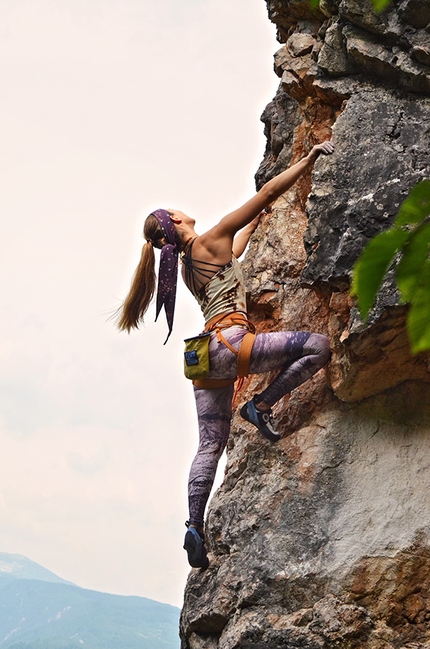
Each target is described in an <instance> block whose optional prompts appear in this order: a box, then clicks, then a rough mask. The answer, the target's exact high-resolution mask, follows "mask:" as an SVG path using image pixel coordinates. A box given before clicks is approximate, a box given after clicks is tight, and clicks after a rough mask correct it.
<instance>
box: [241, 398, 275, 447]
mask: <svg viewBox="0 0 430 649" xmlns="http://www.w3.org/2000/svg"><path fill="white" fill-rule="evenodd" d="M257 396H258V395H256V394H255V395H254V396H253V398H252V399H251V401H248V402H247V403H245V404H244V405H243V406H242V408H241V409H240V415H241V417H243V418H244V419H246V421H249V422H250V423H251V424H254V426H256V427H257V428H258V430H259V431H260V433H261V434H262V435H263V436H264V437H265V438H266V439H268V440H270V441H271V442H279V440H280V439H281V435H280V434H279V433H277V432H276V430H275V428H274V422H273V418H272V410H259V409H258V408H257V406H256V405H255V398H256V397H257Z"/></svg>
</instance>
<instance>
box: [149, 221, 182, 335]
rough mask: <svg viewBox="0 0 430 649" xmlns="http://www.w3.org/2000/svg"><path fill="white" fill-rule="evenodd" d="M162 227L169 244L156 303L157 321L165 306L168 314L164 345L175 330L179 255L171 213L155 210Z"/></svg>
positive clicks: (163, 251)
mask: <svg viewBox="0 0 430 649" xmlns="http://www.w3.org/2000/svg"><path fill="white" fill-rule="evenodd" d="M151 213H152V214H153V215H154V216H155V218H156V219H157V221H158V223H159V224H160V225H161V229H162V230H163V235H164V237H165V239H166V241H167V243H166V244H165V245H164V246H163V247H162V248H161V256H160V269H159V272H158V290H157V302H156V314H155V320H157V318H158V316H159V313H160V311H161V309H162V307H163V305H164V310H165V312H166V319H167V325H168V327H169V333H168V334H167V338H166V340H165V341H164V344H166V343H167V341H168V340H169V336H170V334H171V333H172V328H173V316H174V313H175V300H176V285H177V281H178V254H179V250H178V247H177V244H176V230H175V226H174V225H173V222H172V221H171V220H170V212H168V211H167V210H155V211H154V212H151Z"/></svg>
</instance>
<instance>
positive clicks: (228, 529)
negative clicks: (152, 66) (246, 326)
mask: <svg viewBox="0 0 430 649" xmlns="http://www.w3.org/2000/svg"><path fill="white" fill-rule="evenodd" d="M262 1H263V0H262ZM266 2H267V7H268V12H269V17H270V19H271V20H272V21H273V22H275V23H276V25H277V27H278V37H279V40H280V42H281V43H283V46H282V47H281V49H280V50H279V51H278V52H277V53H276V55H275V71H276V73H277V74H278V75H279V77H280V78H281V83H280V87H279V90H278V93H277V95H276V97H275V98H274V100H273V101H272V102H271V103H270V104H269V106H268V107H267V109H266V110H265V112H264V114H263V117H262V119H263V121H264V124H265V132H266V136H267V150H266V153H265V157H264V160H263V162H262V164H261V166H260V169H259V170H258V172H257V175H256V180H257V186H260V185H261V184H262V183H263V182H264V181H265V180H266V179H268V178H269V177H270V176H271V175H273V174H274V173H277V172H278V171H280V170H282V169H283V168H285V167H286V166H287V165H288V164H290V163H291V162H294V161H295V160H296V159H298V158H300V157H301V156H302V155H303V154H304V153H306V152H307V151H308V150H309V148H310V147H311V146H312V144H313V143H314V142H315V141H319V140H321V139H322V138H325V137H330V136H332V138H333V141H334V144H335V147H336V151H335V154H333V156H330V157H327V158H320V159H319V160H318V161H317V163H316V165H315V168H314V172H313V174H312V177H307V178H304V179H302V181H301V182H300V183H299V184H298V186H296V187H295V188H294V189H292V190H291V191H290V192H288V193H287V194H286V195H285V196H284V197H282V199H281V200H279V201H278V202H277V203H276V204H275V205H274V207H273V211H272V214H271V215H270V216H268V217H267V218H265V220H264V222H263V223H262V224H261V225H260V226H259V229H258V231H257V233H256V235H255V236H254V238H253V240H252V242H251V246H250V251H249V253H248V256H247V258H246V259H245V262H244V270H245V274H246V277H247V283H248V289H249V296H250V311H251V313H252V315H253V319H254V321H255V322H256V323H257V326H258V328H259V330H260V331H264V330H268V329H299V330H300V329H304V330H313V331H318V332H321V333H327V334H328V335H329V336H330V338H331V341H332V348H333V357H332V361H331V363H330V366H329V368H328V369H327V371H325V372H320V373H319V374H318V375H317V376H316V377H315V378H314V379H313V380H311V381H310V382H308V383H307V384H305V385H304V386H303V387H302V388H299V389H298V390H296V391H295V392H293V394H292V395H291V398H290V401H289V403H288V404H287V403H281V404H279V406H278V407H277V413H276V414H277V416H278V417H279V420H280V422H281V429H282V431H283V433H284V436H285V437H284V439H283V440H282V441H281V442H280V443H279V444H276V445H271V444H270V443H269V442H266V441H264V440H262V439H261V437H259V436H258V435H257V434H256V433H255V432H254V431H253V430H251V428H252V427H250V426H248V425H247V424H246V423H245V422H243V420H241V419H240V418H239V417H238V416H235V418H234V420H233V426H232V434H231V439H230V443H229V449H228V463H227V468H226V475H225V480H224V483H223V485H222V487H221V488H220V489H219V490H218V492H217V493H216V494H215V496H214V498H213V499H212V502H211V504H210V507H209V513H208V519H207V537H208V546H209V551H210V558H211V565H210V567H209V569H208V570H207V571H206V572H203V573H201V572H200V571H198V570H193V571H192V572H191V573H190V576H189V580H188V583H187V586H186V592H185V601H184V608H183V611H182V618H181V639H182V647H183V649H215V648H216V649H239V648H240V649H260V648H261V649H263V648H266V647H267V648H270V649H281V648H285V649H289V648H293V647H300V648H303V649H328V648H329V647H338V648H344V649H347V648H348V649H352V648H355V647H357V648H364V649H366V648H369V649H370V648H372V649H391V648H395V649H406V648H407V649H412V648H414V649H419V648H421V649H422V648H424V647H430V497H429V493H430V373H429V372H430V363H429V356H428V355H420V356H417V357H412V356H411V355H410V352H409V346H408V341H407V336H406V333H405V325H404V320H405V307H404V306H400V305H399V304H398V296H397V293H396V289H395V285H394V283H393V281H392V278H390V277H388V278H387V280H386V282H385V284H384V286H383V289H382V291H381V294H380V297H379V298H378V302H377V304H376V306H375V308H374V310H373V313H372V317H371V319H370V321H369V322H368V323H367V324H366V325H364V324H363V323H362V322H361V320H360V318H359V316H358V313H357V310H356V309H355V306H354V302H353V300H352V299H351V298H350V297H349V294H348V288H349V283H350V277H351V268H352V265H353V263H354V261H355V260H356V258H357V256H358V255H359V253H360V251H361V249H362V248H363V245H364V244H365V243H366V241H367V240H368V239H369V238H370V237H372V236H373V235H374V234H375V233H377V232H379V231H381V230H382V229H384V228H385V227H387V226H388V225H390V224H391V223H392V221H393V220H394V218H395V215H396V212H397V209H398V207H399V204H400V202H401V201H402V200H403V198H404V197H405V196H406V194H407V192H408V190H409V189H410V187H411V186H412V185H414V184H415V183H416V182H417V181H418V180H420V179H422V178H425V177H427V178H428V177H429V176H430V174H429V163H430V2H429V0H398V1H397V2H393V3H392V4H391V5H390V8H389V10H387V11H385V12H384V13H382V14H376V13H375V12H374V11H373V10H372V7H371V4H370V3H369V2H367V0H322V1H321V3H320V8H319V9H317V10H311V9H310V8H309V3H308V1H307V0H266ZM266 381H267V376H261V377H260V376H257V377H253V378H252V379H251V380H250V381H249V383H248V385H247V387H246V391H245V393H244V394H242V395H241V399H240V400H241V401H242V400H243V399H244V398H245V397H246V396H247V395H248V394H249V395H250V394H252V393H253V392H254V391H258V390H259V389H261V387H262V386H263V385H264V384H265V382H266Z"/></svg>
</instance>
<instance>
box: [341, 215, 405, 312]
mask: <svg viewBox="0 0 430 649" xmlns="http://www.w3.org/2000/svg"><path fill="white" fill-rule="evenodd" d="M408 236H409V233H408V232H407V230H403V229H401V228H396V227H392V228H390V229H389V230H386V231H385V232H381V234H378V235H377V236H376V237H374V238H373V239H371V241H369V243H368V244H367V246H366V247H365V249H364V250H363V252H362V253H361V255H360V257H359V258H358V260H357V262H356V263H355V265H354V269H353V278H352V293H353V295H356V296H357V299H358V308H359V310H360V314H361V317H362V318H363V320H365V319H366V318H367V316H368V313H369V311H370V309H371V308H372V306H373V303H374V302H375V298H376V294H377V292H378V289H379V287H380V286H381V283H382V280H383V279H384V276H385V273H386V272H387V270H388V268H389V266H390V263H391V261H392V260H393V258H394V256H395V254H396V253H397V252H398V250H399V249H400V248H401V246H402V245H403V244H404V243H405V241H406V240H407V238H408Z"/></svg>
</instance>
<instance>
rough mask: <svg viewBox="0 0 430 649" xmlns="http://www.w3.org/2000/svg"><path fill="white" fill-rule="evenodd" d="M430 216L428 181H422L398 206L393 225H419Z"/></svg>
mask: <svg viewBox="0 0 430 649" xmlns="http://www.w3.org/2000/svg"><path fill="white" fill-rule="evenodd" d="M429 214H430V180H422V181H421V182H419V183H418V184H417V185H415V186H414V187H412V189H411V191H410V192H409V195H408V197H407V198H406V199H405V200H404V201H403V203H402V204H401V206H400V210H399V213H398V215H397V218H396V220H395V222H394V225H399V226H400V225H412V224H414V223H420V222H421V221H422V220H423V219H425V217H426V216H428V215H429Z"/></svg>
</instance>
